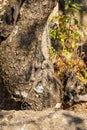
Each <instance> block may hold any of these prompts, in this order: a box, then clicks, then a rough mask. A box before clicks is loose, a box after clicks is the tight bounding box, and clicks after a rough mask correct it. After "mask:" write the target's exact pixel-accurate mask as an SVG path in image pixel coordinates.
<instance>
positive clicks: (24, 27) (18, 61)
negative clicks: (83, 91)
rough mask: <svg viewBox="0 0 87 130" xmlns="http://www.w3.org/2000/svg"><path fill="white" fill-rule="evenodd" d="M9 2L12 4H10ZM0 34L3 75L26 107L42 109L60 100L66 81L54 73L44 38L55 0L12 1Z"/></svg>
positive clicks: (24, 107)
mask: <svg viewBox="0 0 87 130" xmlns="http://www.w3.org/2000/svg"><path fill="white" fill-rule="evenodd" d="M8 6H9V8H8ZM8 6H5V13H4V15H3V17H2V24H1V26H0V27H1V35H0V38H1V39H0V40H1V44H0V73H1V74H0V76H1V78H2V80H3V82H4V85H5V86H6V88H7V90H8V91H9V93H10V94H11V96H12V97H13V98H15V100H16V101H22V102H23V104H22V108H23V109H34V110H42V109H43V108H45V107H52V106H55V105H56V103H57V102H60V101H61V99H60V97H61V96H60V95H61V87H62V84H61V82H60V81H59V80H57V79H56V78H55V76H54V71H53V66H52V64H51V63H50V61H49V56H48V55H49V54H48V53H49V52H48V49H49V48H48V45H47V43H46V42H42V41H43V38H44V37H43V36H44V34H43V32H44V28H45V26H46V21H47V19H48V16H49V15H50V13H51V11H52V10H53V8H54V6H55V1H53V0H50V1H49V0H38V1H32V0H27V1H24V0H20V1H19V2H18V1H16V0H13V1H10V2H9V1H8Z"/></svg>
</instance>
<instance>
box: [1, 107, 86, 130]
mask: <svg viewBox="0 0 87 130" xmlns="http://www.w3.org/2000/svg"><path fill="white" fill-rule="evenodd" d="M0 130H87V114H86V113H82V112H72V111H63V110H59V111H55V110H52V109H51V110H49V109H48V110H45V111H42V112H41V111H40V112H33V111H10V112H9V111H1V112H0Z"/></svg>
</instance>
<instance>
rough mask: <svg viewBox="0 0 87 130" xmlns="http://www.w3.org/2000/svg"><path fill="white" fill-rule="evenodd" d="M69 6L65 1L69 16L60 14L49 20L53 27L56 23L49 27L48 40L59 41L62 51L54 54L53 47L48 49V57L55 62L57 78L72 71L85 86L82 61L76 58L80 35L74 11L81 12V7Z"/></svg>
mask: <svg viewBox="0 0 87 130" xmlns="http://www.w3.org/2000/svg"><path fill="white" fill-rule="evenodd" d="M70 4H71V0H67V2H66V6H65V10H67V9H68V10H69V15H66V14H60V15H59V16H54V17H53V18H52V19H51V21H50V22H51V23H52V24H53V25H55V24H54V23H55V20H56V21H58V24H56V26H51V27H50V31H49V32H50V38H51V39H54V40H59V41H61V44H62V47H63V50H61V51H60V52H56V51H55V49H54V48H53V47H50V55H51V56H50V57H51V60H52V61H53V62H54V61H55V57H57V58H56V62H57V70H58V72H57V76H58V77H60V76H61V77H62V75H63V73H64V72H65V71H67V70H68V69H73V71H74V72H75V73H76V75H77V77H78V79H79V80H80V81H81V82H82V83H84V84H87V69H86V65H85V63H84V61H83V60H82V59H81V57H79V56H78V47H79V43H80V41H81V39H82V35H81V34H80V25H79V22H78V19H77V18H76V17H75V10H77V11H81V9H82V5H78V4H77V3H74V4H72V5H71V7H70V6H69V5H70Z"/></svg>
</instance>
